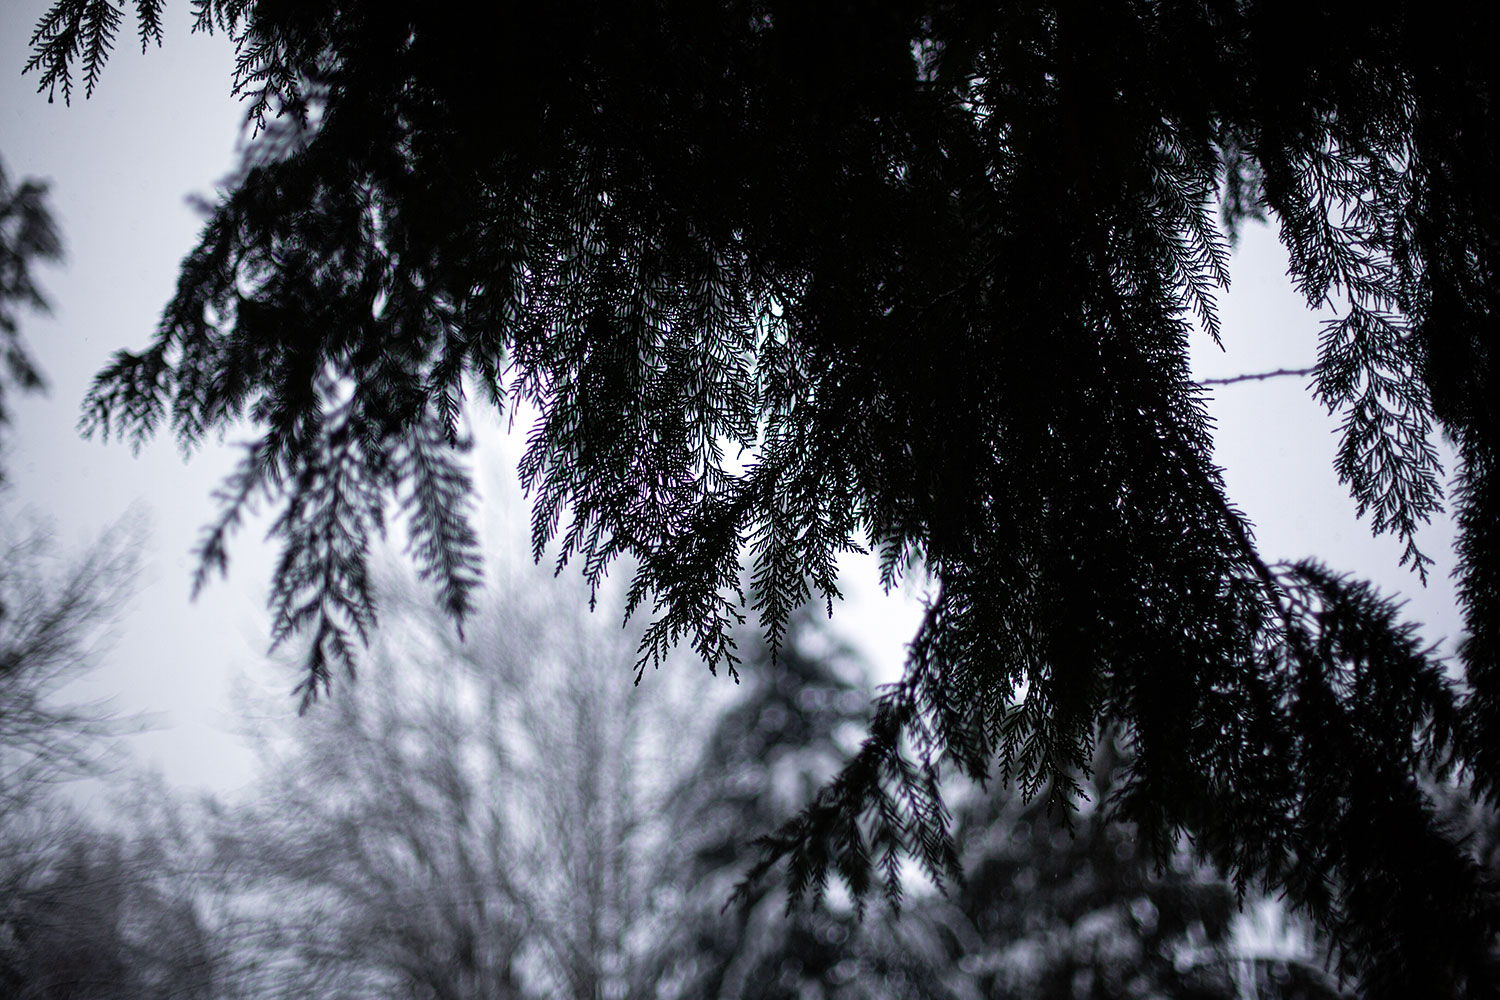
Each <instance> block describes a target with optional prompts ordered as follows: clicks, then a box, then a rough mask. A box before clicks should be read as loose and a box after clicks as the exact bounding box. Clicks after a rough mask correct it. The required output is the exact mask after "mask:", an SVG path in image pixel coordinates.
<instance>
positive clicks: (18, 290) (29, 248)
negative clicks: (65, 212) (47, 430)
mask: <svg viewBox="0 0 1500 1000" xmlns="http://www.w3.org/2000/svg"><path fill="white" fill-rule="evenodd" d="M46 198H47V185H46V184H44V183H42V182H40V181H35V180H31V179H29V178H28V179H27V180H24V181H22V182H21V184H20V186H19V187H12V186H11V183H10V177H9V176H8V175H7V174H6V172H5V165H4V164H3V163H0V425H4V424H5V423H7V422H8V421H9V420H10V413H9V411H8V410H7V409H6V407H5V391H6V389H7V388H9V387H10V386H14V387H15V388H17V389H20V390H22V391H32V392H35V391H36V390H39V389H41V388H42V387H43V386H44V385H45V384H46V383H45V382H44V381H43V380H42V373H41V372H40V371H39V370H38V369H37V366H36V362H35V361H34V360H32V358H31V355H30V354H29V353H28V352H27V350H26V345H25V344H24V343H22V341H21V331H20V316H19V315H18V313H17V309H18V307H19V308H26V309H34V310H37V311H39V312H46V311H47V309H48V308H49V306H48V303H47V299H46V298H45V297H44V296H43V295H42V291H41V289H40V288H38V287H37V285H36V280H35V278H34V277H33V276H32V273H31V268H32V265H34V264H35V263H37V262H38V261H44V260H60V259H62V253H63V248H62V237H61V236H59V235H58V232H57V226H56V224H55V223H54V222H53V221H52V214H51V213H50V212H49V211H48V210H47V202H46ZM0 482H4V472H3V470H0Z"/></svg>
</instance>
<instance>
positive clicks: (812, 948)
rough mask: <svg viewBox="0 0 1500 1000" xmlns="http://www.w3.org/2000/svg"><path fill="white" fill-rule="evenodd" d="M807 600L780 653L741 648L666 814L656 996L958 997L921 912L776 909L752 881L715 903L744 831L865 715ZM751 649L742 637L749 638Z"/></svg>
mask: <svg viewBox="0 0 1500 1000" xmlns="http://www.w3.org/2000/svg"><path fill="white" fill-rule="evenodd" d="M820 617H822V612H821V609H818V608H815V607H812V606H807V607H804V608H802V609H800V610H799V611H798V613H797V614H795V615H794V616H793V617H792V618H791V620H790V621H789V622H788V626H787V632H786V636H785V641H784V643H783V644H782V647H781V650H780V655H779V656H777V657H775V658H774V659H773V658H772V657H771V655H770V651H769V650H768V649H766V648H765V647H764V646H763V645H762V646H760V647H759V648H758V649H756V650H755V651H754V652H752V653H750V654H749V655H748V656H747V658H746V664H745V669H744V671H743V673H742V676H743V678H744V680H743V682H742V684H741V686H740V689H739V690H737V691H736V695H737V697H736V698H735V700H734V701H733V702H732V703H731V704H730V705H728V706H727V707H726V708H725V710H724V711H723V712H722V714H720V715H719V716H718V718H717V719H716V721H715V722H714V725H713V729H712V731H711V733H710V735H709V737H708V739H707V741H706V743H705V745H704V747H703V749H702V751H701V752H700V754H699V762H698V765H697V767H696V768H694V769H693V770H692V771H691V772H690V773H689V775H688V776H687V780H686V782H685V783H684V784H683V785H682V786H681V787H680V788H679V789H678V790H677V793H676V795H675V798H674V802H673V805H672V807H671V809H670V811H669V813H668V815H669V817H670V823H671V827H672V829H673V830H675V831H678V836H677V838H676V839H675V842H674V844H673V850H674V852H675V853H676V855H677V856H678V858H679V860H677V862H676V863H675V865H674V868H675V870H676V872H677V878H676V879H675V880H674V883H673V885H672V891H673V893H674V894H675V895H677V896H678V897H679V903H678V908H677V909H675V910H674V911H673V912H674V917H673V919H672V921H671V928H670V931H669V933H668V935H667V937H666V942H665V945H664V946H663V947H661V948H660V949H659V951H658V954H657V958H656V961H657V962H658V963H659V964H660V965H661V972H660V976H661V979H662V982H663V983H664V984H665V988H664V989H663V990H662V993H661V995H663V996H667V997H681V998H683V1000H686V998H689V997H694V998H703V1000H719V998H725V1000H728V998H735V997H749V996H755V997H762V998H765V1000H773V998H781V997H785V998H789V1000H790V998H814V997H826V998H834V997H838V998H846V1000H852V998H856V997H870V998H874V997H911V998H939V997H941V998H946V997H952V996H964V995H966V994H964V993H963V992H962V990H961V989H955V987H954V985H953V980H954V979H955V977H954V975H953V974H952V973H953V970H952V968H951V967H950V966H949V964H948V963H947V962H946V961H945V959H946V956H944V955H942V954H941V947H940V945H939V944H938V942H936V941H935V940H933V939H932V934H933V933H934V931H933V930H932V929H930V928H926V927H924V925H923V924H922V923H921V922H905V923H896V922H894V921H893V918H892V914H891V913H890V912H889V910H888V908H887V907H885V906H876V907H875V912H873V913H870V914H868V915H865V914H856V912H855V910H854V909H853V907H852V906H850V905H847V903H845V904H843V905H835V906H824V907H815V908H795V909H790V910H789V909H788V907H787V897H786V893H785V892H784V891H782V890H781V889H780V888H779V887H776V886H772V885H764V884H762V885H757V886H755V887H753V888H751V889H750V890H749V891H747V892H746V893H745V894H744V895H743V897H742V898H741V899H739V900H738V901H737V902H736V903H735V904H733V905H731V906H729V907H726V906H725V905H724V902H725V900H727V899H729V898H730V895H731V894H732V891H733V889H734V886H735V884H736V883H737V882H738V881H739V879H740V878H741V877H743V874H744V871H745V867H746V866H747V865H748V864H750V863H751V862H752V861H753V860H754V857H755V854H754V847H753V844H752V842H751V837H753V836H754V835H756V834H757V833H759V834H767V833H770V832H772V831H774V830H775V829H777V828H778V827H779V826H780V825H781V824H782V823H784V822H786V820H787V819H788V818H789V817H791V816H793V815H795V814H796V812H797V811H798V810H799V809H801V808H802V807H803V805H804V804H805V803H806V802H807V801H808V799H809V798H811V796H812V795H813V794H814V792H815V791H816V790H817V788H818V786H819V785H821V784H822V783H823V782H824V781H826V780H827V779H828V778H829V777H830V776H831V775H833V774H835V773H836V772H837V770H838V768H839V766H840V765H841V764H842V763H843V761H844V760H845V758H846V757H847V756H848V755H849V752H850V750H851V749H852V745H853V742H854V741H855V740H856V739H857V737H858V734H859V733H860V731H861V730H862V729H863V728H864V725H865V723H866V721H867V717H868V714H869V699H870V689H869V682H868V673H869V668H868V665H867V664H865V663H863V662H862V661H861V660H860V659H859V658H858V657H857V656H856V655H855V653H854V652H853V650H852V649H851V648H850V647H848V646H847V645H846V644H844V643H843V641H842V640H840V639H839V638H838V637H837V636H836V635H834V634H833V633H832V632H831V630H830V629H829V628H828V625H827V624H826V622H819V620H818V619H819V618H820ZM752 648H754V647H752Z"/></svg>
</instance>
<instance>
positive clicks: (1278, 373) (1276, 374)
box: [1198, 366, 1318, 385]
mask: <svg viewBox="0 0 1500 1000" xmlns="http://www.w3.org/2000/svg"><path fill="white" fill-rule="evenodd" d="M1317 370H1318V369H1317V367H1316V366H1314V367H1311V368H1278V369H1276V370H1275V371H1273V372H1255V373H1253V374H1250V375H1231V376H1229V377H1228V378H1205V379H1199V381H1198V384H1199V385H1234V384H1235V383H1236V382H1260V381H1263V380H1265V379H1268V378H1281V377H1282V376H1285V375H1301V376H1304V377H1306V376H1308V375H1311V374H1312V373H1313V372H1315V371H1317Z"/></svg>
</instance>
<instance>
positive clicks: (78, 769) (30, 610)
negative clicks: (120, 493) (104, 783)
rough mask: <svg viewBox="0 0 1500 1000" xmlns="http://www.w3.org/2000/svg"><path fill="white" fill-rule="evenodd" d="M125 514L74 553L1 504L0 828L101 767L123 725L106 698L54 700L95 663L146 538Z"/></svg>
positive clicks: (39, 526) (41, 527)
mask: <svg viewBox="0 0 1500 1000" xmlns="http://www.w3.org/2000/svg"><path fill="white" fill-rule="evenodd" d="M143 531H144V529H143V522H142V521H141V520H140V518H138V517H137V518H134V519H130V518H127V519H126V520H125V521H124V522H122V523H121V524H119V525H117V526H116V527H114V528H113V529H111V530H110V531H107V532H106V533H105V534H104V535H103V536H101V537H100V539H99V540H98V541H96V542H95V543H94V544H93V545H91V546H90V547H88V548H86V549H85V550H84V551H83V552H82V553H80V554H78V555H77V556H70V555H64V554H62V553H60V552H59V551H58V546H57V544H56V542H55V540H54V539H53V538H52V536H51V532H50V531H49V530H48V528H47V526H46V525H45V524H44V523H41V522H38V521H32V522H31V523H29V524H28V523H27V522H26V521H25V520H23V519H15V520H13V519H12V516H11V514H10V512H9V511H5V512H0V828H3V827H4V825H5V823H6V820H7V817H9V816H10V815H12V814H13V813H18V812H20V811H22V810H23V809H24V808H25V807H26V806H27V804H28V803H30V802H31V801H33V800H34V799H36V798H37V797H38V796H41V795H44V794H45V790H46V786H47V785H49V784H50V783H52V782H55V781H58V780H62V779H66V778H73V777H79V776H82V775H86V774H90V773H98V769H99V767H100V766H101V765H102V764H103V763H104V762H105V759H106V758H107V755H108V752H109V750H110V745H111V742H112V740H113V738H114V737H116V736H118V735H119V734H120V732H121V731H122V724H121V722H120V721H119V720H114V719H112V718H111V716H110V713H109V711H108V709H107V707H106V706H103V705H76V704H75V705H67V704H61V703H59V701H58V698H57V693H58V691H59V689H60V688H62V687H63V686H64V685H66V684H68V683H70V682H73V681H76V680H78V679H79V678H80V677H82V676H83V675H85V674H86V673H87V672H88V670H89V669H90V668H91V667H93V666H94V665H95V664H96V663H97V659H98V656H99V653H100V651H101V649H102V647H103V644H104V642H105V640H106V639H107V637H108V635H109V631H110V628H111V626H112V625H113V624H114V622H115V619H116V616H117V615H118V614H119V613H120V612H121V610H122V609H123V607H124V604H125V602H126V601H127V600H128V599H129V596H130V593H131V590H132V587H133V585H134V582H135V578H136V574H137V569H138V565H139V555H140V549H141V544H142V538H143Z"/></svg>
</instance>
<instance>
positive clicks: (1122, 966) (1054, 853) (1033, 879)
mask: <svg viewBox="0 0 1500 1000" xmlns="http://www.w3.org/2000/svg"><path fill="white" fill-rule="evenodd" d="M1128 763H1129V757H1128V754H1126V753H1125V752H1124V748H1123V747H1122V746H1121V745H1120V741H1119V740H1118V739H1116V738H1114V737H1112V736H1109V735H1106V736H1103V737H1102V738H1101V739H1100V740H1099V742H1098V746H1097V749H1096V752H1095V756H1094V760H1093V762H1092V775H1091V777H1089V778H1088V780H1087V782H1086V784H1087V794H1088V799H1089V805H1088V806H1086V807H1085V808H1084V809H1083V810H1082V811H1081V812H1078V813H1073V814H1069V813H1066V812H1063V811H1060V810H1057V809H1049V808H1048V807H1047V805H1046V803H1045V801H1044V800H1042V799H1031V800H1030V801H1028V800H1027V799H1026V798H1025V797H1023V796H1021V795H1019V794H1017V791H1016V789H1014V788H1013V787H1012V788H1004V789H1000V790H998V791H997V793H995V794H983V793H980V794H976V795H973V796H972V797H970V798H969V799H968V801H967V802H966V803H965V804H964V805H963V806H962V807H960V808H959V810H958V815H957V819H956V826H957V828H956V832H955V837H956V839H957V841H958V844H959V848H960V857H961V859H962V861H963V865H964V870H965V871H966V873H967V878H966V879H965V882H964V884H963V885H962V886H961V887H959V888H958V889H957V891H956V892H954V893H953V895H952V897H951V898H950V899H948V900H941V901H939V900H932V901H928V902H926V903H924V904H920V913H921V917H920V919H924V920H927V921H930V922H932V923H934V924H936V925H937V926H938V927H940V928H942V935H943V938H944V940H945V941H946V942H947V943H948V954H949V960H950V962H951V963H952V964H953V965H956V966H957V967H958V968H960V969H962V970H964V972H965V975H966V977H967V978H968V979H969V980H970V981H971V982H972V983H973V986H974V989H975V992H976V993H977V995H979V996H983V997H986V998H993V1000H1008V998H1016V1000H1020V998H1023V997H1024V998H1028V1000H1031V998H1035V1000H1075V998H1076V1000H1084V998H1088V1000H1109V998H1122V1000H1123V998H1126V997H1170V998H1174V1000H1247V998H1249V997H1254V998H1255V1000H1272V998H1275V1000H1295V998H1301V997H1308V998H1314V997H1315V998H1319V1000H1338V997H1340V996H1341V993H1340V992H1339V990H1338V989H1337V987H1336V985H1335V981H1334V977H1333V976H1331V975H1329V974H1328V973H1326V972H1324V971H1323V970H1322V969H1319V968H1317V967H1315V966H1307V965H1303V964H1301V963H1298V962H1296V961H1294V960H1290V959H1288V958H1286V957H1280V958H1273V957H1270V956H1254V957H1249V956H1243V955H1241V954H1239V953H1238V949H1237V947H1236V945H1235V943H1234V942H1233V941H1232V939H1231V936H1230V930H1231V922H1232V920H1233V918H1234V916H1235V914H1236V912H1237V907H1236V894H1235V892H1234V889H1233V887H1232V886H1231V885H1229V884H1228V883H1226V882H1225V881H1224V880H1223V879H1222V878H1219V877H1218V876H1217V875H1216V874H1215V873H1214V872H1213V871H1212V870H1210V869H1207V868H1205V867H1204V866H1203V865H1202V864H1201V863H1200V862H1198V861H1197V860H1195V859H1194V858H1193V857H1192V855H1191V853H1190V852H1189V851H1187V850H1186V849H1181V850H1179V851H1177V852H1176V853H1174V854H1173V856H1172V857H1171V858H1170V859H1168V860H1167V861H1166V862H1165V863H1159V861H1158V858H1157V856H1156V854H1155V852H1154V851H1152V850H1151V849H1150V847H1149V845H1148V844H1147V843H1146V842H1145V841H1143V840H1142V839H1140V838H1139V837H1138V836H1137V835H1136V831H1135V829H1134V828H1133V827H1132V826H1131V825H1130V824H1128V823H1120V822H1114V821H1111V820H1110V819H1109V818H1108V813H1107V810H1106V808H1104V807H1105V805H1106V804H1107V803H1108V802H1109V801H1110V799H1111V797H1112V796H1114V795H1115V794H1117V792H1118V791H1119V787H1118V781H1119V779H1120V778H1121V777H1122V776H1123V775H1124V774H1125V773H1126V766H1127V765H1128ZM975 791H976V792H979V790H978V789H975ZM1251 963H1254V964H1255V965H1256V966H1258V968H1255V969H1251V968H1250V967H1249V966H1250V964H1251ZM1255 983H1260V984H1262V985H1263V988H1264V989H1263V992H1261V993H1259V994H1256V993H1254V992H1253V989H1254V986H1253V985H1252V984H1255Z"/></svg>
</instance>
